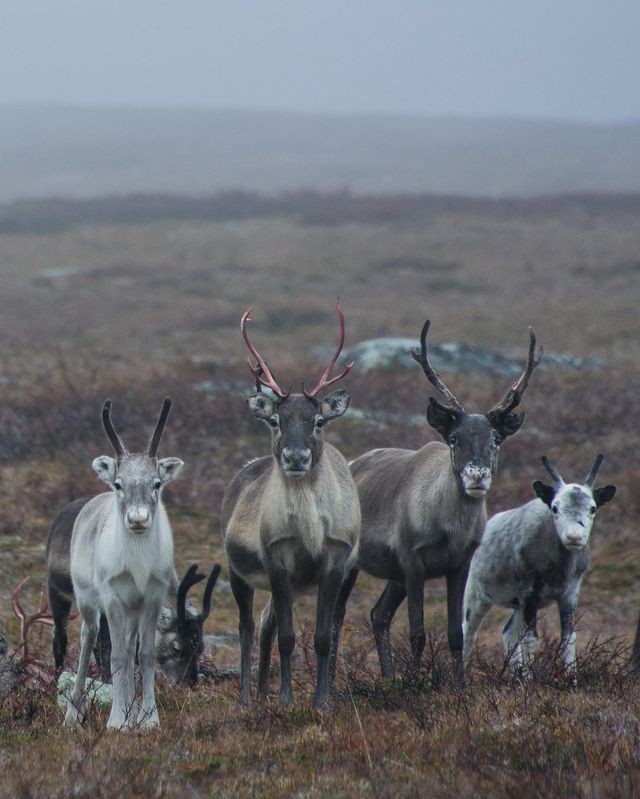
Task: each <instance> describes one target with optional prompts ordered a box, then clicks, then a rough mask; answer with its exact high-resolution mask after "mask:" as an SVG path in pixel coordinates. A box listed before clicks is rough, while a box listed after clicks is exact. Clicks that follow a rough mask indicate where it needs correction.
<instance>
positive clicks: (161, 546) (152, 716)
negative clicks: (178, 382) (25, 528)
mask: <svg viewBox="0 0 640 799" xmlns="http://www.w3.org/2000/svg"><path fill="white" fill-rule="evenodd" d="M170 408H171V400H170V399H169V398H168V397H167V398H165V400H164V402H163V405H162V410H161V412H160V418H159V419H158V423H157V425H156V429H155V431H154V433H153V436H152V437H151V442H150V444H149V447H148V449H147V451H146V452H144V453H141V454H140V453H138V454H134V453H130V452H128V451H127V450H126V449H125V447H124V446H123V444H122V441H121V440H120V438H119V436H118V434H117V433H116V431H115V429H114V427H113V424H112V422H111V400H107V401H106V402H105V403H104V406H103V409H102V422H103V425H104V429H105V432H106V433H107V436H108V437H109V440H110V441H111V444H112V445H113V448H114V451H115V454H116V457H115V458H111V457H109V456H108V455H101V456H100V457H98V458H96V459H95V460H94V461H93V464H92V466H93V469H94V471H95V472H96V474H97V475H98V477H100V479H101V480H103V481H104V482H105V483H107V485H108V486H109V487H110V488H111V491H109V492H107V493H104V494H99V495H98V496H97V497H94V498H93V499H92V500H90V501H89V502H87V504H86V505H85V506H84V507H83V508H82V509H81V511H80V513H79V514H78V516H77V518H76V521H75V524H74V527H73V534H72V538H71V580H72V583H73V591H74V594H75V597H76V602H77V604H78V609H79V611H80V614H81V616H82V632H81V649H80V662H79V665H78V675H77V680H76V685H75V688H74V692H73V695H72V697H71V700H70V701H69V703H68V706H67V713H66V716H65V724H66V725H70V726H72V725H75V724H77V723H79V722H80V721H82V718H83V715H84V713H83V709H82V703H83V692H84V683H85V679H86V676H87V667H88V665H89V658H90V657H91V650H92V649H93V647H94V646H95V643H96V639H97V636H98V629H99V624H100V615H101V614H104V615H105V616H106V618H107V621H108V624H109V631H110V633H111V640H112V650H111V674H112V680H113V703H112V706H111V713H110V715H109V719H108V721H107V727H108V728H109V729H125V728H131V727H135V726H139V727H141V728H149V727H157V726H158V725H159V723H160V722H159V718H158V709H157V707H156V702H155V691H154V677H155V643H154V639H155V634H156V627H157V624H158V616H159V614H160V609H161V607H162V603H163V602H164V599H165V595H166V593H167V589H168V587H169V585H170V583H171V580H172V578H173V575H174V567H173V536H172V533H171V526H170V524H169V519H168V517H167V512H166V510H165V508H164V505H163V504H162V497H161V492H162V488H163V486H165V485H166V484H167V483H169V482H170V481H171V480H175V478H176V477H178V475H179V474H180V472H181V471H182V467H183V462H182V461H181V460H180V459H179V458H162V459H160V460H158V458H157V457H156V452H157V449H158V445H159V443H160V438H161V436H162V432H163V430H164V426H165V424H166V421H167V417H168V415H169V410H170ZM136 644H138V645H139V648H138V659H139V663H140V670H141V674H142V702H141V703H140V707H139V709H138V708H137V703H136V695H135V694H136V689H135V681H134V663H135V656H136ZM136 710H137V711H138V712H136Z"/></svg>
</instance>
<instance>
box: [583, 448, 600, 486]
mask: <svg viewBox="0 0 640 799" xmlns="http://www.w3.org/2000/svg"><path fill="white" fill-rule="evenodd" d="M603 460H604V455H603V454H602V453H600V454H599V455H598V456H597V457H596V462H595V463H594V464H593V466H592V467H591V471H590V472H589V474H588V475H587V479H586V480H585V481H584V484H585V485H586V486H589V488H591V486H592V485H593V484H594V482H595V480H596V475H597V474H598V469H599V468H600V466H601V465H602V461H603Z"/></svg>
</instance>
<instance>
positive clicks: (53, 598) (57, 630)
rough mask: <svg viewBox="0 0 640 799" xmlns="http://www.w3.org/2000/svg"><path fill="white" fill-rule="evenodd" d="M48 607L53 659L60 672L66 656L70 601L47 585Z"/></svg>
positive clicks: (54, 588)
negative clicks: (50, 617) (51, 620)
mask: <svg viewBox="0 0 640 799" xmlns="http://www.w3.org/2000/svg"><path fill="white" fill-rule="evenodd" d="M49 607H50V608H51V615H52V616H53V624H54V630H53V659H54V662H55V664H56V669H57V670H58V671H62V669H63V668H64V658H65V655H66V654H67V642H68V638H67V625H68V624H69V614H70V613H71V600H70V599H68V598H67V597H66V596H65V595H64V594H63V593H62V592H61V591H59V590H58V589H57V588H56V587H55V586H53V585H51V583H49Z"/></svg>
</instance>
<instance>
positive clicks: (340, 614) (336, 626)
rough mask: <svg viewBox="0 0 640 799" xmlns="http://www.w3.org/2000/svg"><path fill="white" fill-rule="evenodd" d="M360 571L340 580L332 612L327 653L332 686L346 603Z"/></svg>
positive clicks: (357, 570) (351, 572)
mask: <svg viewBox="0 0 640 799" xmlns="http://www.w3.org/2000/svg"><path fill="white" fill-rule="evenodd" d="M359 572H360V570H359V569H356V568H353V569H351V570H350V571H349V572H348V573H347V576H346V577H345V578H344V579H343V580H342V585H341V586H340V590H339V591H338V598H337V600H336V609H335V611H334V612H333V625H332V628H331V651H330V653H329V685H333V683H334V682H335V679H336V661H337V659H338V646H339V645H340V632H341V631H342V624H343V622H344V615H345V612H346V610H347V601H348V600H349V596H350V595H351V592H352V591H353V587H354V585H355V584H356V580H357V579H358V574H359Z"/></svg>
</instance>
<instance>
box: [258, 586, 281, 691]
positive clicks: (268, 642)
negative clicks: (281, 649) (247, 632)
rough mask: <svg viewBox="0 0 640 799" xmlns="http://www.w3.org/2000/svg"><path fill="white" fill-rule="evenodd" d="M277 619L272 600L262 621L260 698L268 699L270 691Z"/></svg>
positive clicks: (268, 603) (259, 670)
mask: <svg viewBox="0 0 640 799" xmlns="http://www.w3.org/2000/svg"><path fill="white" fill-rule="evenodd" d="M276 629H277V619H276V612H275V609H274V607H273V602H272V601H271V598H269V601H268V602H267V604H266V605H265V606H264V609H263V611H262V617H261V619H260V665H259V667H258V698H259V699H266V697H267V691H268V689H269V669H270V667H271V649H272V647H273V638H274V636H275V634H276Z"/></svg>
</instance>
